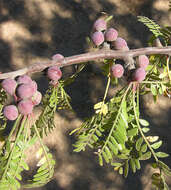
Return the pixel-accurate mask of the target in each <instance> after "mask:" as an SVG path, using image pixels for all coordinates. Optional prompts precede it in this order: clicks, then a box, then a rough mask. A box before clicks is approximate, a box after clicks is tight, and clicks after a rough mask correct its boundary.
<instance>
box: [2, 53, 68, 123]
mask: <svg viewBox="0 0 171 190" xmlns="http://www.w3.org/2000/svg"><path fill="white" fill-rule="evenodd" d="M63 58H64V57H63V56H62V55H61V54H55V55H54V56H53V57H52V60H54V61H57V60H61V59H63ZM47 76H48V78H49V79H50V80H51V81H52V83H53V84H57V82H58V80H59V79H60V78H61V76H62V72H61V70H60V69H59V67H57V66H51V67H49V68H48V70H47ZM1 86H2V88H3V89H4V90H5V91H6V92H7V93H8V94H9V95H11V96H13V97H14V100H15V102H16V105H7V106H4V109H3V114H4V116H5V117H6V118H7V119H8V120H15V119H17V117H18V114H19V113H20V114H22V115H29V114H31V113H32V111H33V108H34V106H36V105H38V104H40V102H41V99H42V94H41V93H40V92H39V91H38V90H37V83H36V82H35V81H34V80H32V79H31V78H30V77H29V76H28V75H22V76H19V77H18V78H17V79H16V80H15V79H11V78H7V79H4V80H3V81H2V83H1Z"/></svg>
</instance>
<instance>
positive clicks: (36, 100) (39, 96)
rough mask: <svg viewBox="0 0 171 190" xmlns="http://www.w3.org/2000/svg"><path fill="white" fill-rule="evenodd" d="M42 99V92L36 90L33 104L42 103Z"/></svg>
mask: <svg viewBox="0 0 171 190" xmlns="http://www.w3.org/2000/svg"><path fill="white" fill-rule="evenodd" d="M41 100H42V94H41V93H40V92H39V91H36V92H35V94H34V95H33V97H32V103H33V105H34V106H35V105H38V104H40V102H41Z"/></svg>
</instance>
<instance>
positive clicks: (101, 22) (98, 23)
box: [93, 19, 107, 31]
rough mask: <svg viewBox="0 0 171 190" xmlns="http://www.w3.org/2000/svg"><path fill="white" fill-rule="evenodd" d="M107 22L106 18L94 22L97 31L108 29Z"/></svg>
mask: <svg viewBox="0 0 171 190" xmlns="http://www.w3.org/2000/svg"><path fill="white" fill-rule="evenodd" d="M106 28H107V24H106V21H105V20H104V19H98V20H96V21H95V22H94V25H93V29H94V30H96V31H103V30H106Z"/></svg>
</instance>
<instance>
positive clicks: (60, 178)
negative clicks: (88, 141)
mask: <svg viewBox="0 0 171 190" xmlns="http://www.w3.org/2000/svg"><path fill="white" fill-rule="evenodd" d="M168 5H169V0H0V71H1V72H7V71H11V70H16V69H18V68H23V67H24V66H26V65H29V64H32V63H35V62H40V61H42V62H44V61H47V60H48V59H49V58H50V57H51V56H52V55H53V54H55V53H61V54H63V55H64V56H71V55H74V54H79V53H83V52H86V51H88V46H87V43H86V36H88V35H89V34H90V31H91V27H92V24H93V22H94V20H95V19H96V18H97V17H98V15H99V13H100V12H106V13H107V14H109V15H113V16H114V19H113V21H112V22H111V26H113V27H115V28H116V29H117V30H118V31H119V35H120V36H121V37H124V38H125V39H126V40H127V42H128V45H129V47H130V48H131V49H133V48H139V47H145V46H147V41H148V39H149V36H150V32H149V31H148V30H147V29H146V28H145V26H144V25H143V24H141V23H139V22H138V21H137V16H138V15H143V16H147V17H149V18H151V19H154V20H155V21H157V23H158V24H160V25H169V24H170V23H171V13H169V14H168V12H167V10H168V7H169V6H168ZM63 71H64V73H65V75H67V74H71V73H72V72H73V71H74V67H70V68H66V69H64V70H63ZM33 78H34V79H35V80H36V81H37V82H38V86H39V89H40V91H41V92H42V93H44V92H45V90H46V89H47V86H48V81H47V79H45V77H44V76H43V75H41V74H36V75H34V76H33ZM105 83H106V81H105V80H104V78H103V77H102V75H101V73H100V72H99V70H98V69H97V65H96V64H94V65H93V64H90V65H89V66H88V67H87V68H86V69H85V71H84V72H82V73H81V75H79V77H78V78H77V80H76V82H75V83H73V84H72V85H71V86H70V87H67V88H66V90H67V92H68V94H69V95H70V96H71V99H72V106H73V109H74V111H75V113H74V114H73V113H68V112H57V113H56V117H55V120H56V126H57V127H56V129H55V130H54V131H53V133H51V134H49V135H48V136H47V137H46V138H45V139H44V142H45V143H46V144H47V145H48V147H49V148H50V150H51V151H52V152H53V155H54V157H55V159H56V163H57V164H56V169H55V174H54V178H53V179H52V181H51V182H49V183H48V184H47V185H45V186H44V187H41V188H37V190H131V189H136V190H150V189H151V182H150V180H149V179H150V175H151V169H150V168H149V162H144V164H143V165H142V169H141V171H139V172H137V173H136V174H132V173H130V174H129V176H128V178H127V179H124V178H123V177H122V176H120V175H118V174H117V173H115V172H114V171H113V169H112V168H110V167H108V166H106V167H100V166H99V165H98V162H97V159H96V156H95V155H94V154H93V153H92V152H90V151H86V152H82V153H73V152H72V150H73V148H72V144H73V143H74V141H75V139H74V137H72V136H69V132H70V131H71V129H74V128H76V127H78V126H79V125H80V124H81V122H82V121H83V119H84V118H85V117H88V116H91V114H92V113H93V104H94V103H96V102H98V101H99V100H100V99H101V98H102V96H103V93H104V86H105ZM111 91H112V87H111ZM141 107H142V117H144V118H146V119H147V120H149V121H150V125H151V131H152V132H151V134H153V135H154V134H155V135H158V136H160V138H161V139H162V140H163V146H162V150H163V151H165V152H167V153H170V154H171V146H170V144H171V126H170V122H171V117H170V114H171V109H170V108H171V101H170V99H168V98H166V97H161V98H160V99H159V101H158V102H157V104H154V103H153V102H152V98H149V96H148V97H147V96H146V97H144V98H143V99H141ZM36 112H37V113H38V112H39V108H37V110H36ZM35 150H36V148H34V150H32V152H30V154H28V161H29V163H30V165H31V166H33V165H34V163H35V161H36V160H35V158H32V154H33V153H34V152H35ZM164 161H165V162H166V163H167V164H168V165H169V166H170V167H171V158H170V157H169V158H167V159H164ZM168 183H169V184H170V187H171V178H170V179H168ZM32 190H33V189H32ZM35 190H36V189H35Z"/></svg>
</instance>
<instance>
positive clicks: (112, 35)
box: [105, 28, 118, 42]
mask: <svg viewBox="0 0 171 190" xmlns="http://www.w3.org/2000/svg"><path fill="white" fill-rule="evenodd" d="M117 37H118V32H117V30H115V29H114V28H109V29H108V30H107V31H106V32H105V40H106V41H108V42H112V41H115V40H116V39H117Z"/></svg>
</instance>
